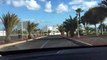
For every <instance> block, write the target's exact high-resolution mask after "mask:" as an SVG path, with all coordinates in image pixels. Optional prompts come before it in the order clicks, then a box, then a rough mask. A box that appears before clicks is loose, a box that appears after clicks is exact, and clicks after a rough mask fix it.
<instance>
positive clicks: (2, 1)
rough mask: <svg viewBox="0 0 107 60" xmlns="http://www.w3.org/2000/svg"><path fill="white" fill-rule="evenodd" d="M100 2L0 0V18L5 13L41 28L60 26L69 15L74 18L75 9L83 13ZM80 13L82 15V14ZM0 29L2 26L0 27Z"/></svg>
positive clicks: (97, 0) (85, 0)
mask: <svg viewBox="0 0 107 60" xmlns="http://www.w3.org/2000/svg"><path fill="white" fill-rule="evenodd" d="M100 1H101V0H0V16H2V14H5V13H7V12H11V13H15V14H17V15H18V16H19V17H20V19H21V21H26V20H30V21H32V22H35V23H39V27H40V28H42V27H43V26H45V25H48V26H51V25H56V24H61V23H62V22H63V21H64V20H65V18H68V17H69V15H71V16H72V17H74V16H75V14H76V13H75V9H77V8H79V7H81V8H82V9H83V10H84V12H85V11H86V10H88V9H89V8H91V7H94V6H97V5H98V4H97V3H99V2H100ZM84 12H83V13H82V15H83V14H84ZM0 27H2V25H0Z"/></svg>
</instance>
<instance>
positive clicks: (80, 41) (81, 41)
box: [69, 38, 93, 46]
mask: <svg viewBox="0 0 107 60" xmlns="http://www.w3.org/2000/svg"><path fill="white" fill-rule="evenodd" d="M69 39H72V38H69ZM72 40H74V39H72ZM75 41H78V42H80V43H83V44H86V45H89V46H93V45H92V44H90V43H87V42H83V41H80V40H76V39H75Z"/></svg>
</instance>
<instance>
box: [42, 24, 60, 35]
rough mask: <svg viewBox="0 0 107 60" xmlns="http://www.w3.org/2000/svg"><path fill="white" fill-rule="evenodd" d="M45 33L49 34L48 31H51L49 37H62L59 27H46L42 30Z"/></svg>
mask: <svg viewBox="0 0 107 60" xmlns="http://www.w3.org/2000/svg"><path fill="white" fill-rule="evenodd" d="M42 30H43V31H44V32H48V30H50V31H51V32H50V34H49V35H60V34H61V33H60V32H59V30H58V26H55V25H53V26H45V27H44V28H43V29H42Z"/></svg>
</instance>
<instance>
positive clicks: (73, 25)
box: [63, 16, 77, 37]
mask: <svg viewBox="0 0 107 60" xmlns="http://www.w3.org/2000/svg"><path fill="white" fill-rule="evenodd" d="M63 24H64V28H65V29H66V30H67V32H69V33H70V36H71V37H73V36H74V31H75V30H76V29H77V16H76V17H74V18H73V19H72V17H71V16H70V18H68V19H66V21H64V23H63Z"/></svg>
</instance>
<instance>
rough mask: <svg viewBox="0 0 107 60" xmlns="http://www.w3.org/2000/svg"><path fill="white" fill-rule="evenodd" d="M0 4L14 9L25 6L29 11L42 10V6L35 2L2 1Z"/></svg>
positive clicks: (22, 0)
mask: <svg viewBox="0 0 107 60" xmlns="http://www.w3.org/2000/svg"><path fill="white" fill-rule="evenodd" d="M0 2H2V3H3V4H7V5H12V6H14V7H22V6H24V7H26V8H27V9H29V10H38V9H39V8H40V5H39V4H38V3H37V2H36V1H35V0H0Z"/></svg>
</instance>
